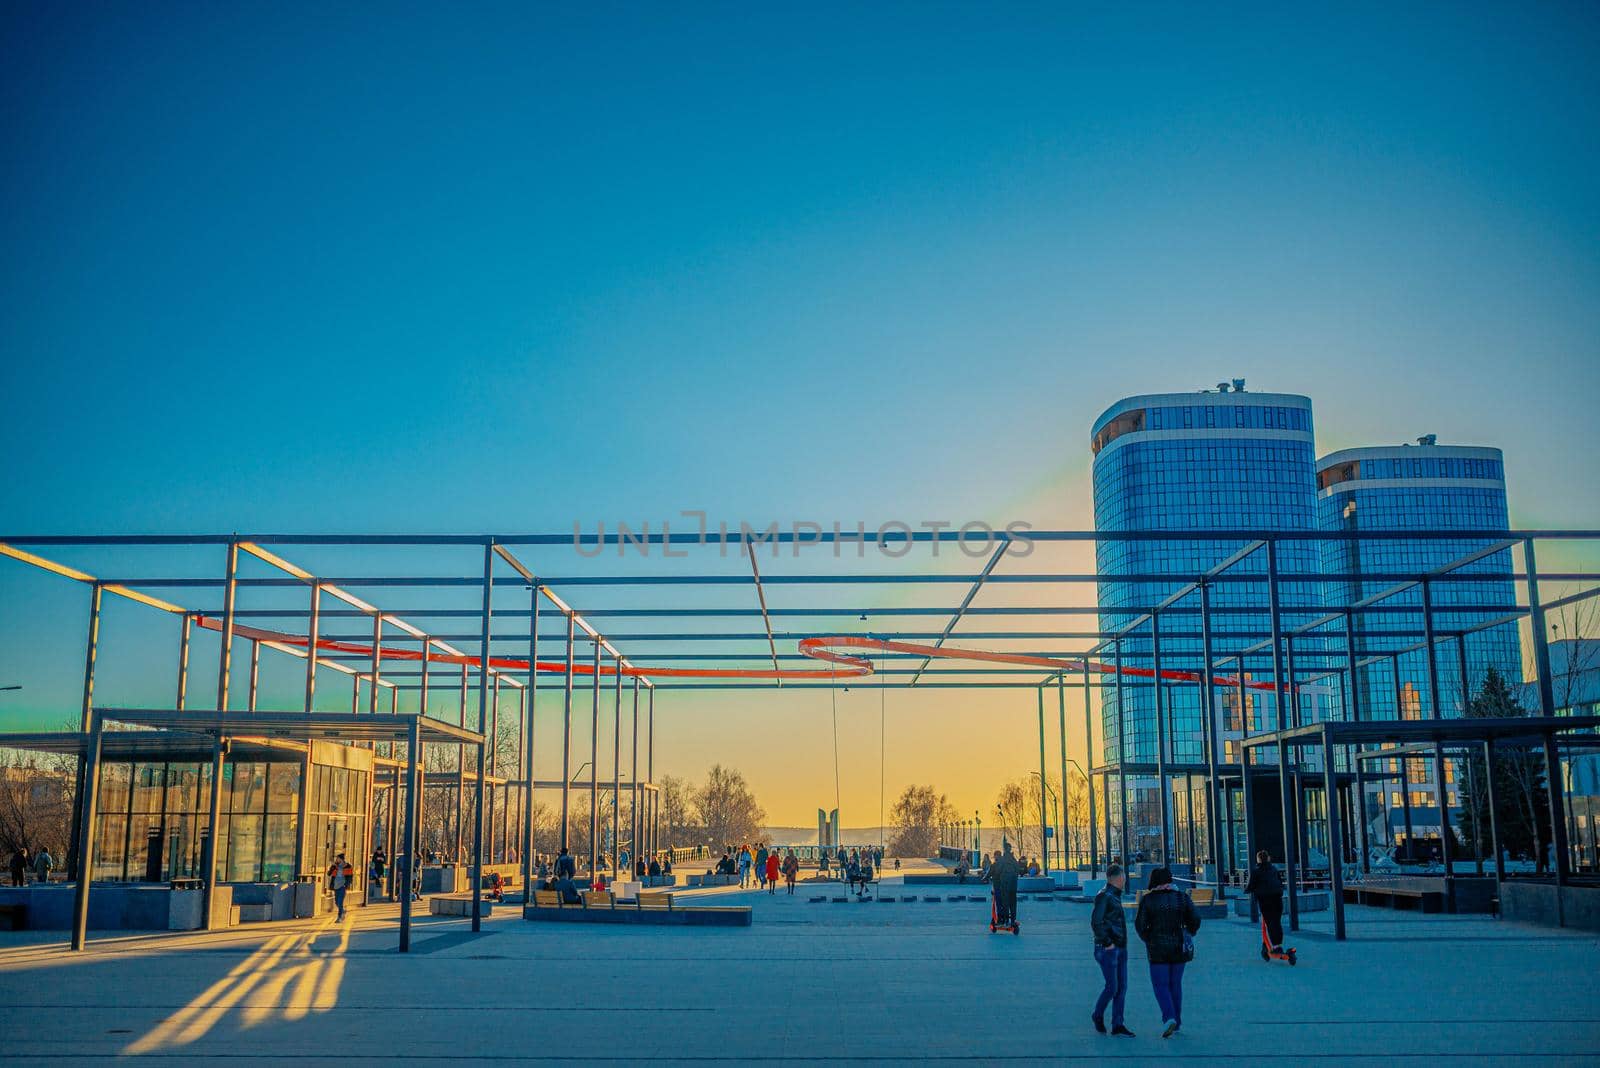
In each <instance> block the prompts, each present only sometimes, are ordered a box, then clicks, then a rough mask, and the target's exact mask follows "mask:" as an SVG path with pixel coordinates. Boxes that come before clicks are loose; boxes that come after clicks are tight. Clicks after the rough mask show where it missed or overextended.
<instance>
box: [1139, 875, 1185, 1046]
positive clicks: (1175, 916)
mask: <svg viewBox="0 0 1600 1068" xmlns="http://www.w3.org/2000/svg"><path fill="white" fill-rule="evenodd" d="M1133 929H1134V930H1135V931H1137V932H1138V933H1139V938H1140V939H1141V940H1142V941H1143V942H1144V945H1145V953H1146V955H1147V956H1148V957H1149V958H1150V985H1151V986H1152V987H1154V988H1155V993H1156V1002H1157V1004H1159V1005H1160V1006H1161V1019H1162V1022H1163V1023H1164V1024H1165V1025H1166V1026H1165V1029H1164V1030H1163V1031H1162V1033H1161V1037H1162V1038H1170V1037H1171V1036H1172V1035H1174V1034H1176V1033H1177V1031H1178V1028H1179V1027H1181V1026H1183V966H1184V965H1185V964H1187V963H1188V962H1189V960H1190V959H1191V958H1192V957H1193V956H1194V944H1193V942H1192V940H1191V939H1190V937H1189V936H1190V935H1193V934H1194V933H1195V932H1197V931H1199V930H1200V914H1199V913H1198V912H1196V911H1195V910H1194V902H1193V901H1190V900H1189V895H1188V894H1186V893H1184V892H1183V891H1181V890H1179V889H1177V888H1176V887H1174V886H1173V885H1172V872H1171V871H1170V870H1169V869H1167V868H1157V869H1156V870H1155V871H1152V872H1151V873H1150V888H1149V889H1148V890H1146V891H1145V894H1144V896H1143V897H1142V898H1140V899H1139V911H1138V912H1137V913H1136V914H1135V915H1134V918H1133Z"/></svg>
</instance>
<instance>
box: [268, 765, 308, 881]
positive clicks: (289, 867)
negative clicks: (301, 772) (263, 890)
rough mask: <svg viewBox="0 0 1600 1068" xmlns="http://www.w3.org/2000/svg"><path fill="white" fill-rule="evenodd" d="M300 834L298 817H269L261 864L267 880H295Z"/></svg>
mask: <svg viewBox="0 0 1600 1068" xmlns="http://www.w3.org/2000/svg"><path fill="white" fill-rule="evenodd" d="M296 778H297V779H298V778H299V776H298V775H297V776H296ZM299 835H300V820H299V818H298V817H296V816H293V815H288V814H275V815H272V816H268V817H267V840H266V854H265V857H264V859H263V861H262V865H261V878H262V879H263V880H264V881H265V882H273V883H287V882H293V881H294V877H295V874H296V873H295V870H294V848H295V842H296V841H297V840H298V838H299Z"/></svg>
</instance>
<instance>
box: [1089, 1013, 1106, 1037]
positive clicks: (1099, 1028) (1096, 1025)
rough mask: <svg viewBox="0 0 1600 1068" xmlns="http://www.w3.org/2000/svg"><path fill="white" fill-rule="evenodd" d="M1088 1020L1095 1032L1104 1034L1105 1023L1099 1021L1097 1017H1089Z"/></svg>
mask: <svg viewBox="0 0 1600 1068" xmlns="http://www.w3.org/2000/svg"><path fill="white" fill-rule="evenodd" d="M1089 1019H1090V1020H1091V1021H1093V1023H1094V1029H1095V1030H1096V1031H1099V1032H1100V1033H1101V1034H1102V1035H1103V1034H1105V1033H1106V1022H1105V1021H1104V1020H1102V1019H1100V1017H1098V1016H1091V1017H1089Z"/></svg>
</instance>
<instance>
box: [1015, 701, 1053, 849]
mask: <svg viewBox="0 0 1600 1068" xmlns="http://www.w3.org/2000/svg"><path fill="white" fill-rule="evenodd" d="M1038 695H1039V852H1041V853H1043V854H1044V856H1043V857H1042V858H1041V859H1040V867H1039V870H1040V871H1042V872H1044V873H1045V874H1046V875H1049V874H1050V840H1049V838H1047V837H1046V835H1047V834H1048V833H1049V832H1047V831H1046V830H1045V828H1047V827H1049V826H1050V810H1049V809H1048V808H1047V807H1046V803H1045V795H1046V793H1047V792H1048V791H1049V789H1050V786H1049V784H1048V783H1047V782H1046V781H1045V777H1044V775H1045V771H1044V687H1043V686H1040V687H1039V688H1038ZM1019 833H1020V832H1019Z"/></svg>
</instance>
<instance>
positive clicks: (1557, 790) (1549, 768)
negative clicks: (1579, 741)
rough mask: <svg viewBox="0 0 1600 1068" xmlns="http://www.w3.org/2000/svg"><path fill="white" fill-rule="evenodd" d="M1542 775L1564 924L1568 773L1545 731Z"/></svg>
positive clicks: (1553, 740)
mask: <svg viewBox="0 0 1600 1068" xmlns="http://www.w3.org/2000/svg"><path fill="white" fill-rule="evenodd" d="M1544 779H1545V793H1546V794H1547V795H1548V796H1549V798H1550V844H1551V845H1552V846H1554V848H1555V854H1556V856H1555V864H1554V865H1552V869H1553V871H1552V874H1554V875H1555V878H1556V918H1557V920H1558V921H1559V922H1560V923H1561V924H1563V925H1565V922H1566V920H1565V918H1564V911H1565V910H1564V906H1563V903H1562V902H1561V900H1560V898H1561V892H1560V888H1561V887H1563V886H1565V885H1566V884H1567V882H1568V879H1569V876H1570V875H1571V866H1572V865H1571V859H1572V858H1571V857H1570V856H1569V855H1568V839H1567V813H1566V810H1567V797H1566V794H1567V777H1566V776H1565V775H1563V774H1562V773H1561V750H1560V749H1558V748H1557V747H1556V736H1555V734H1554V733H1553V732H1548V731H1547V732H1546V733H1545V736H1544Z"/></svg>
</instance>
